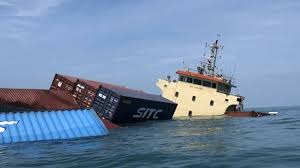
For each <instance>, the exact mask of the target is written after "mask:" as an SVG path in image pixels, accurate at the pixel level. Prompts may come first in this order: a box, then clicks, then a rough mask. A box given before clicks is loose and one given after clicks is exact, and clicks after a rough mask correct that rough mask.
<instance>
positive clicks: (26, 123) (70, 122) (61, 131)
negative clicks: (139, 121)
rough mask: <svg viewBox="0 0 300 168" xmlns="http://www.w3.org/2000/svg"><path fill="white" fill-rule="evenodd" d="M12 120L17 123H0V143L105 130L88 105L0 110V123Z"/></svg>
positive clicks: (59, 138) (72, 135) (77, 135)
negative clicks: (61, 109)
mask: <svg viewBox="0 0 300 168" xmlns="http://www.w3.org/2000/svg"><path fill="white" fill-rule="evenodd" d="M12 121H15V122H17V123H16V124H8V125H2V124H1V126H0V127H2V128H5V131H4V132H2V133H0V144H6V143H14V142H27V141H40V140H61V139H72V138H80V137H90V136H103V135H107V134H108V130H107V128H106V127H105V126H104V124H103V123H102V121H101V120H100V118H99V117H98V116H97V114H96V113H95V111H94V110H92V109H82V110H65V111H32V112H9V113H0V123H1V122H2V123H3V122H12Z"/></svg>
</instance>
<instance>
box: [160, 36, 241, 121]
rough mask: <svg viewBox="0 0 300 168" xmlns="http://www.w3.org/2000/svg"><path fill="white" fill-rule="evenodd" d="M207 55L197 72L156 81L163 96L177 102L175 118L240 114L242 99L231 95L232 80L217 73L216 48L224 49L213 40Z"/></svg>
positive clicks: (185, 71) (184, 72)
mask: <svg viewBox="0 0 300 168" xmlns="http://www.w3.org/2000/svg"><path fill="white" fill-rule="evenodd" d="M209 47H210V51H211V52H210V56H209V57H208V58H205V59H206V60H205V61H203V62H201V64H200V66H198V67H197V69H196V70H193V69H190V68H188V69H184V70H178V71H177V72H176V73H177V75H178V80H174V81H172V80H171V79H170V77H169V76H168V78H167V79H159V80H158V82H157V83H156V85H157V86H158V87H159V88H160V90H161V92H162V96H163V97H165V98H167V99H169V100H171V101H174V102H176V103H177V104H178V105H177V109H176V111H175V113H174V116H175V117H179V116H201V115H224V114H225V113H226V112H230V111H242V110H243V101H244V97H243V96H240V95H237V94H232V88H235V87H236V86H235V85H234V84H233V78H231V77H226V75H224V74H221V73H218V72H217V67H216V63H217V58H219V55H218V54H219V53H218V51H219V49H222V48H223V46H222V45H220V44H219V43H218V40H216V41H215V42H214V43H212V44H211V45H209Z"/></svg>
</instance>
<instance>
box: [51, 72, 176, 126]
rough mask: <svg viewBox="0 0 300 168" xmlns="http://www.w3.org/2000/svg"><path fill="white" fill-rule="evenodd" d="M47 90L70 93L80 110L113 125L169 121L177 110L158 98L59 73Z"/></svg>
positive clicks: (157, 96)
mask: <svg viewBox="0 0 300 168" xmlns="http://www.w3.org/2000/svg"><path fill="white" fill-rule="evenodd" d="M50 90H60V91H68V92H70V93H71V94H72V95H73V96H74V98H75V100H76V101H77V103H78V104H79V105H80V106H81V107H92V108H94V109H95V111H96V112H97V114H98V115H99V116H101V117H104V118H106V119H108V120H110V121H112V122H113V123H116V124H124V123H133V122H139V121H145V120H170V119H172V117H173V114H174V112H175V109H176V107H177V104H176V103H174V102H171V101H169V100H167V99H165V98H163V97H162V96H160V95H154V94H149V93H145V92H143V91H140V90H134V89H129V88H127V87H124V86H119V85H114V84H109V83H104V82H98V81H92V80H87V79H81V78H76V77H72V76H66V75H60V74H55V76H54V79H53V82H52V84H51V87H50Z"/></svg>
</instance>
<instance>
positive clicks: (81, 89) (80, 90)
mask: <svg viewBox="0 0 300 168" xmlns="http://www.w3.org/2000/svg"><path fill="white" fill-rule="evenodd" d="M99 86H100V83H97V82H93V81H88V80H83V79H78V80H77V82H76V84H75V88H74V90H73V96H74V97H75V100H76V101H77V103H78V104H79V106H80V107H91V106H92V103H93V101H94V99H95V96H96V93H97V90H98V88H99Z"/></svg>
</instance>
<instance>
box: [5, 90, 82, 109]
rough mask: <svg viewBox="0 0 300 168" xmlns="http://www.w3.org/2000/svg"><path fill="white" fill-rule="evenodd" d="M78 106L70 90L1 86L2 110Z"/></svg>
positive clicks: (70, 107) (76, 107)
mask: <svg viewBox="0 0 300 168" xmlns="http://www.w3.org/2000/svg"><path fill="white" fill-rule="evenodd" d="M78 108H79V106H78V104H77V103H76V101H75V99H74V97H73V96H72V95H71V94H70V93H69V92H65V91H55V90H42V89H6V88H0V112H12V111H31V110H68V109H78Z"/></svg>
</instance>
